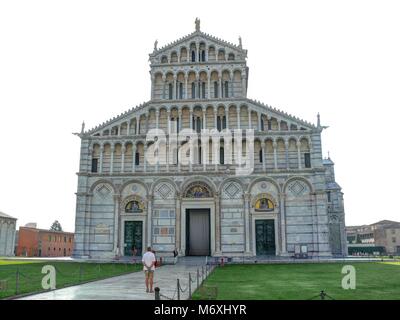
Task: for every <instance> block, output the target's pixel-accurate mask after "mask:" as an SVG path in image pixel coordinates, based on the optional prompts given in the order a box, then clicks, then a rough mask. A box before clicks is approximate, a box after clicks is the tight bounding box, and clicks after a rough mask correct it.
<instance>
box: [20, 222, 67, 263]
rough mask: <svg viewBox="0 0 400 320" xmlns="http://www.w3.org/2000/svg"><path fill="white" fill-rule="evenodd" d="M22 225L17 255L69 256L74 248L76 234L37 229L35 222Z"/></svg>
mask: <svg viewBox="0 0 400 320" xmlns="http://www.w3.org/2000/svg"><path fill="white" fill-rule="evenodd" d="M29 225H30V226H29V227H26V226H25V227H20V228H19V232H18V246H17V255H18V256H24V257H67V256H71V255H72V252H73V248H74V234H73V233H71V232H64V231H50V230H44V229H37V228H36V227H35V224H34V225H32V224H29Z"/></svg>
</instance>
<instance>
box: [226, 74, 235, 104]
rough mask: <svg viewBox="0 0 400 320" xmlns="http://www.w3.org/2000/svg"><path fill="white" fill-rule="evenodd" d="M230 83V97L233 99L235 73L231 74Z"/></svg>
mask: <svg viewBox="0 0 400 320" xmlns="http://www.w3.org/2000/svg"><path fill="white" fill-rule="evenodd" d="M230 78H231V79H230V81H229V84H230V88H229V90H230V94H229V97H233V96H234V94H233V72H232V71H231V72H230ZM229 97H227V98H229Z"/></svg>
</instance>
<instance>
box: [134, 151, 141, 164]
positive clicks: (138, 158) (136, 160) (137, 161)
mask: <svg viewBox="0 0 400 320" xmlns="http://www.w3.org/2000/svg"><path fill="white" fill-rule="evenodd" d="M139 164H140V154H139V152H136V153H135V165H136V166H138V165H139Z"/></svg>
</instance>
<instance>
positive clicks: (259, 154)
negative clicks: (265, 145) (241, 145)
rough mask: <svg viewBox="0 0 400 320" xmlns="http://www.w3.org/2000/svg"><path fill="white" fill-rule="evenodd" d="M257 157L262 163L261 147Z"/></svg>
mask: <svg viewBox="0 0 400 320" xmlns="http://www.w3.org/2000/svg"><path fill="white" fill-rule="evenodd" d="M258 157H259V158H260V163H263V152H262V149H261V150H260V151H259V152H258Z"/></svg>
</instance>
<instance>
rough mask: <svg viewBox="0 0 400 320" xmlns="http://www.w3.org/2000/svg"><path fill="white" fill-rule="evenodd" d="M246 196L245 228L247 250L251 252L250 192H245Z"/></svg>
mask: <svg viewBox="0 0 400 320" xmlns="http://www.w3.org/2000/svg"><path fill="white" fill-rule="evenodd" d="M243 197H244V230H245V252H246V253H247V254H248V253H250V242H251V239H250V193H247V192H246V193H245V194H244V195H243Z"/></svg>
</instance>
